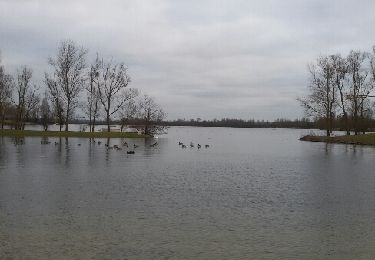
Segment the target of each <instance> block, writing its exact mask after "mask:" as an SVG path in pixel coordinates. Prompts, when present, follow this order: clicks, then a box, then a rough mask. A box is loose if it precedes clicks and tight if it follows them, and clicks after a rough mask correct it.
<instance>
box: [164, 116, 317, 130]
mask: <svg viewBox="0 0 375 260" xmlns="http://www.w3.org/2000/svg"><path fill="white" fill-rule="evenodd" d="M163 124H165V125H166V126H202V127H235V128H303V129H309V128H316V127H317V126H318V124H317V122H315V121H311V120H310V119H308V118H302V119H295V120H288V119H277V120H275V121H265V120H254V119H250V120H243V119H235V118H222V119H220V120H218V119H213V120H200V119H197V120H195V119H190V120H184V119H178V120H174V121H163Z"/></svg>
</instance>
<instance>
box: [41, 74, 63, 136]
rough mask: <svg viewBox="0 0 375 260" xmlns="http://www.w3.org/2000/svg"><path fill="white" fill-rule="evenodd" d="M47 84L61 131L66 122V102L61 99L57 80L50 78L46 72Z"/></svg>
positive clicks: (54, 114)
mask: <svg viewBox="0 0 375 260" xmlns="http://www.w3.org/2000/svg"><path fill="white" fill-rule="evenodd" d="M45 84H46V85H47V88H48V91H49V97H50V100H51V103H52V111H53V116H54V118H55V121H56V122H57V123H58V124H59V126H60V132H61V130H62V127H63V125H64V124H65V117H64V104H63V102H62V100H61V94H60V93H59V91H60V89H59V88H58V86H57V83H56V80H55V79H53V78H50V77H49V75H48V74H47V73H46V74H45Z"/></svg>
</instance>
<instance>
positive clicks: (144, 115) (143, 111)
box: [138, 95, 166, 136]
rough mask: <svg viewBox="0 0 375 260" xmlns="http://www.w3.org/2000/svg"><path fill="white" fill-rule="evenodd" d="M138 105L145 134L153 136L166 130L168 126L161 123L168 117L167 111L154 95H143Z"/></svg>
mask: <svg viewBox="0 0 375 260" xmlns="http://www.w3.org/2000/svg"><path fill="white" fill-rule="evenodd" d="M138 107H139V118H140V119H141V120H142V124H143V126H142V128H143V129H142V132H143V133H144V134H145V135H150V136H153V135H155V134H159V133H162V132H163V131H164V130H165V128H166V127H165V126H162V125H161V123H162V121H163V119H164V118H165V117H166V113H165V112H164V111H163V109H162V108H161V107H160V106H159V105H158V104H157V103H156V102H155V100H154V99H153V98H152V97H150V96H148V95H143V97H142V98H141V99H140V101H139V105H138Z"/></svg>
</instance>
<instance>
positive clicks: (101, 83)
mask: <svg viewBox="0 0 375 260" xmlns="http://www.w3.org/2000/svg"><path fill="white" fill-rule="evenodd" d="M95 63H96V65H95V66H96V68H97V76H98V77H97V89H98V92H99V97H100V102H101V104H102V105H103V109H104V111H105V115H106V122H107V127H108V131H111V129H110V122H111V116H112V115H114V114H115V113H117V112H118V111H119V109H120V108H121V107H122V106H123V105H124V104H125V103H126V102H128V101H129V100H131V99H132V98H134V97H135V96H137V94H138V92H137V90H136V89H129V88H127V87H128V85H129V83H130V76H129V75H128V72H127V68H126V66H125V64H124V63H114V62H113V61H112V60H110V61H109V62H105V61H104V60H103V59H100V58H99V57H97V59H96V62H95Z"/></svg>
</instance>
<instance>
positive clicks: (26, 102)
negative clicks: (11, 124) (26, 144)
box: [15, 66, 40, 129]
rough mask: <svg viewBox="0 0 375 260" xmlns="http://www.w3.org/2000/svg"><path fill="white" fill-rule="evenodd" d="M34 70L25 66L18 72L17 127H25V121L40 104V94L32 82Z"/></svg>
mask: <svg viewBox="0 0 375 260" xmlns="http://www.w3.org/2000/svg"><path fill="white" fill-rule="evenodd" d="M31 78H32V70H31V69H30V68H28V67H27V66H23V67H22V68H21V69H19V70H18V72H17V85H16V101H15V103H16V113H17V114H16V128H17V129H24V127H25V121H26V120H27V119H29V118H30V116H31V113H33V112H35V110H36V109H37V107H38V104H39V101H40V99H39V96H38V95H37V93H36V88H35V86H33V85H32V83H31Z"/></svg>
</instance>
